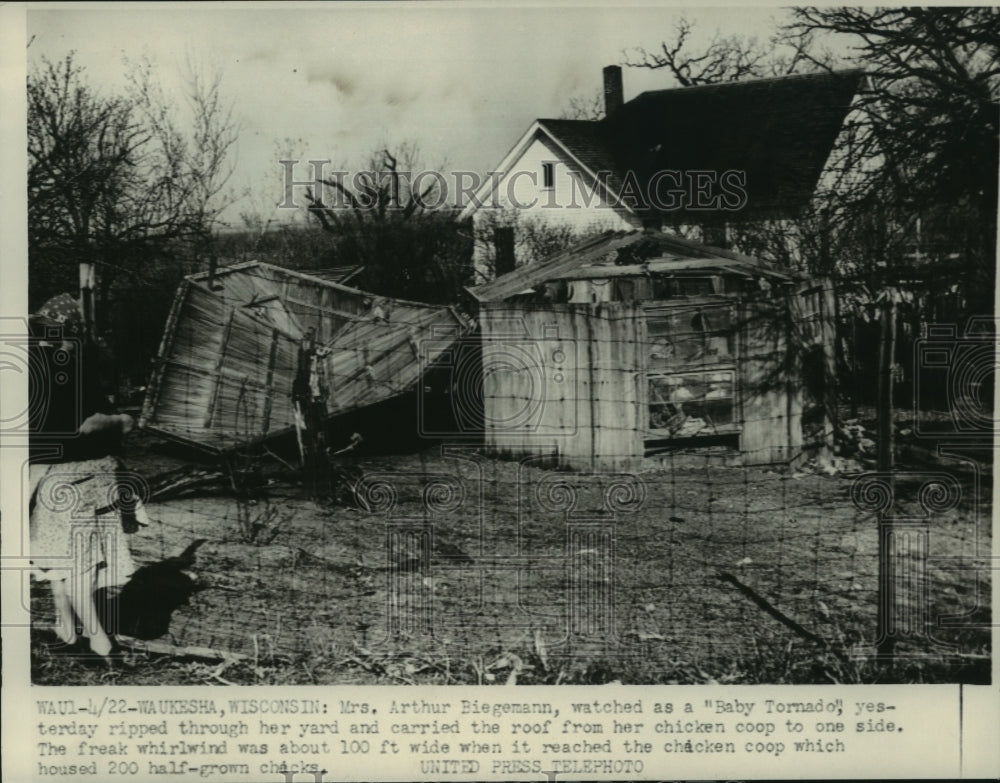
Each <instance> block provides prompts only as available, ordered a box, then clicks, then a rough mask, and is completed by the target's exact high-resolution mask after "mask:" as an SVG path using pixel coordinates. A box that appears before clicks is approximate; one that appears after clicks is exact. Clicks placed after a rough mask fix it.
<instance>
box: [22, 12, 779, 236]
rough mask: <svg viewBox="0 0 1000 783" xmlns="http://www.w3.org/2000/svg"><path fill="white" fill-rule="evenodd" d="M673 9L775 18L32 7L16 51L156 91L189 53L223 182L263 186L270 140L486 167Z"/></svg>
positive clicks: (273, 164)
mask: <svg viewBox="0 0 1000 783" xmlns="http://www.w3.org/2000/svg"><path fill="white" fill-rule="evenodd" d="M682 15H683V16H685V17H687V18H688V19H689V20H691V21H692V22H693V23H694V25H695V37H694V39H693V40H694V42H695V43H696V44H697V43H698V42H701V43H704V42H706V41H707V40H709V39H710V38H711V36H712V35H713V34H715V33H716V32H718V33H720V34H722V35H728V34H731V33H742V34H748V35H758V36H759V37H760V38H761V39H764V40H766V38H767V37H768V35H769V33H770V32H771V30H772V29H773V28H774V25H775V20H776V19H781V18H784V12H783V11H782V10H781V9H779V8H766V7H764V8H722V9H719V8H715V9H711V8H696V9H685V8H683V7H680V6H674V7H670V6H664V5H663V4H658V5H656V6H653V7H632V8H621V7H617V6H615V7H611V6H608V5H594V4H591V5H590V6H589V7H584V6H582V5H576V4H563V5H558V6H556V5H547V6H546V5H543V6H537V5H533V6H529V7H517V6H511V5H501V6H500V7H497V6H495V5H491V6H479V5H477V4H473V3H462V4H461V5H455V4H447V5H446V4H432V3H410V4H406V5H390V4H374V3H372V4H365V5H353V4H337V5H311V6H308V7H304V8H303V7H299V8H294V7H288V6H287V5H285V6H283V7H280V8H279V7H275V6H263V7H257V8H253V9H250V8H239V7H233V6H230V7H227V8H219V7H213V6H206V5H199V4H185V5H184V6H183V7H175V6H165V7H164V6H159V5H158V4H151V5H148V6H123V7H121V6H120V7H115V8H111V9H106V8H101V7H95V6H69V7H65V6H64V7H62V8H59V9H52V10H50V9H47V8H40V7H36V8H34V9H32V10H30V11H29V12H28V20H27V24H28V37H29V38H32V37H33V40H32V42H31V45H30V47H29V48H28V50H27V54H28V63H29V67H30V65H31V64H32V63H33V62H36V61H38V60H39V59H40V58H41V57H43V56H45V57H48V58H50V59H53V58H60V57H62V56H64V55H65V54H66V53H67V52H69V51H70V50H76V52H77V58H78V62H79V63H80V64H81V65H84V66H85V67H86V69H87V74H88V75H89V77H90V79H91V80H92V82H93V83H94V84H95V85H98V86H100V87H102V88H103V89H107V90H109V91H112V90H116V89H120V88H121V86H122V85H123V82H124V80H123V76H122V74H123V71H124V67H123V58H126V57H127V58H131V59H136V58H139V57H141V56H143V55H147V56H149V57H150V58H152V59H153V60H154V61H155V62H156V63H157V65H158V67H159V70H160V72H161V74H162V79H163V82H164V84H165V86H166V87H167V89H168V90H171V89H176V88H177V87H178V85H179V83H180V75H181V73H182V72H183V68H184V64H185V61H186V60H188V59H190V60H192V61H193V62H195V63H196V64H198V66H199V67H200V68H203V69H210V68H214V67H218V68H221V69H222V71H223V78H224V87H225V93H226V95H227V96H228V97H229V98H231V100H232V101H233V103H234V106H235V111H236V114H237V116H238V118H239V120H240V122H241V124H242V132H241V135H240V140H239V145H238V156H239V157H238V164H237V170H236V173H235V176H234V177H233V180H232V185H233V186H234V187H237V188H245V187H247V186H251V187H253V189H254V190H255V191H256V192H258V193H265V192H266V191H267V189H268V184H269V185H270V189H271V190H272V192H273V189H274V188H275V187H276V186H279V185H278V183H280V178H281V168H280V167H279V165H278V163H277V159H278V157H279V154H278V152H279V151H292V152H294V153H296V154H301V155H302V156H303V157H304V158H319V159H331V160H332V161H333V164H334V165H340V164H347V166H348V167H349V168H352V169H353V168H357V167H358V166H359V165H360V164H361V163H363V162H364V160H365V159H366V157H367V153H369V152H370V151H372V150H373V149H375V148H377V147H380V146H383V145H386V144H389V145H395V144H398V143H401V142H404V141H409V142H415V143H417V144H418V145H419V147H420V149H421V152H422V158H423V162H424V163H425V164H426V165H428V166H432V167H438V166H440V165H442V164H446V165H447V167H448V168H449V170H455V169H460V170H471V171H477V172H480V173H483V172H486V171H488V170H490V169H491V167H493V166H495V165H496V164H497V163H498V162H499V161H500V159H501V158H502V157H503V155H504V154H506V152H507V151H508V150H509V149H510V147H511V146H512V145H513V143H514V142H515V141H516V140H517V138H518V137H519V136H520V134H521V133H523V131H524V130H525V129H526V128H527V126H528V124H529V123H530V122H531V120H532V119H534V118H536V117H558V116H559V115H560V114H561V113H562V112H563V110H564V109H565V108H566V106H567V104H568V102H569V100H570V98H571V97H573V96H575V95H591V94H593V93H594V92H596V91H597V90H598V89H600V87H601V83H602V82H601V68H602V67H603V66H604V65H608V64H610V63H619V62H621V61H622V59H623V57H624V53H627V52H630V51H631V50H633V49H634V47H637V46H643V47H646V48H648V49H653V48H657V47H658V46H659V43H660V41H662V40H664V38H665V37H667V36H669V34H670V33H671V31H672V30H673V26H674V23H675V22H676V20H677V19H678V18H679V17H680V16H682ZM624 82H625V98H626V100H628V99H629V98H631V97H633V96H635V95H637V94H638V93H640V92H642V91H644V90H648V89H657V88H663V87H670V86H675V85H674V84H672V82H671V81H670V78H669V77H668V75H667V74H666V72H664V71H662V70H660V71H650V70H647V69H634V68H626V69H625V72H624ZM285 139H292V140H299V139H301V142H299V141H293V143H291V144H285V143H284V141H283V140H285ZM302 173H303V174H306V173H307V171H306V169H305V168H303V169H302ZM236 216H237V213H234V212H233V211H232V210H230V211H229V212H228V213H227V215H226V217H227V218H229V219H232V220H235V219H236Z"/></svg>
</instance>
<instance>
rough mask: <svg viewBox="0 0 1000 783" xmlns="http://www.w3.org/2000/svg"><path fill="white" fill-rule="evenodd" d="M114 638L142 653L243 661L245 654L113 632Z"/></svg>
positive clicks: (130, 648)
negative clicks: (135, 637)
mask: <svg viewBox="0 0 1000 783" xmlns="http://www.w3.org/2000/svg"><path fill="white" fill-rule="evenodd" d="M115 639H116V640H117V641H118V642H119V644H121V645H122V646H124V647H127V648H128V649H129V650H130V651H131V652H133V653H138V654H140V655H141V654H144V653H154V654H156V655H172V656H175V657H178V658H208V659H210V660H231V661H244V660H246V659H247V656H246V655H244V654H242V653H234V652H229V651H228V650H219V649H216V648H214V647H185V646H182V645H176V644H170V643H169V642H163V641H159V640H157V639H152V640H150V641H144V640H141V639H133V638H132V637H131V636H123V635H122V634H115Z"/></svg>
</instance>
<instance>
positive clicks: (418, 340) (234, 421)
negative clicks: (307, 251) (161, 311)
mask: <svg viewBox="0 0 1000 783" xmlns="http://www.w3.org/2000/svg"><path fill="white" fill-rule="evenodd" d="M468 328H469V324H468V323H467V321H466V319H465V318H463V316H462V315H460V314H459V313H458V312H457V311H455V310H454V309H452V308H450V307H442V306H433V305H428V304H421V303H417V302H408V301H403V300H399V299H390V298H386V297H381V296H375V295H373V294H370V293H367V292H364V291H360V290H358V289H355V288H349V287H347V286H344V285H341V284H339V283H336V282H333V281H332V280H330V279H326V278H324V277H319V276H313V275H309V274H305V273H302V272H296V271H292V270H289V269H285V268H282V267H278V266H273V265H271V264H266V263H262V262H256V261H253V262H248V263H243V264H237V265H234V266H230V267H226V268H223V269H220V270H218V271H215V272H214V273H212V274H209V273H201V274H195V275H190V276H188V277H187V278H185V279H184V281H183V282H182V283H181V285H180V287H179V289H178V291H177V294H176V297H175V300H174V303H173V307H172V309H171V312H170V315H169V317H168V320H167V324H166V328H165V330H164V335H163V340H162V342H161V345H160V349H159V354H158V356H157V359H156V365H155V369H154V372H153V374H152V376H151V380H150V385H149V388H148V391H147V395H146V399H145V403H144V406H143V411H142V418H141V422H140V423H141V426H143V427H145V428H147V429H148V430H150V431H152V432H156V433H158V434H160V435H163V436H165V437H167V438H170V439H173V440H176V441H180V442H182V443H184V444H187V445H189V446H193V447H195V448H198V449H200V450H203V451H206V452H210V453H214V454H223V453H225V452H227V451H229V450H231V449H234V448H236V447H240V446H244V445H247V444H253V443H259V442H263V441H268V440H271V439H274V438H278V437H281V436H283V435H290V434H291V433H295V432H300V431H301V430H302V428H303V427H304V426H305V425H306V424H307V423H308V420H309V419H310V418H312V419H313V420H314V423H315V422H322V421H323V420H324V419H325V420H326V421H329V419H331V418H333V417H337V416H343V415H345V414H350V413H352V412H355V411H358V410H360V409H363V408H366V407H368V406H372V405H376V404H378V403H381V402H384V401H386V400H390V399H392V398H395V397H398V396H400V395H403V394H406V393H407V392H409V391H411V390H412V389H413V388H414V387H415V385H416V383H417V381H418V380H419V378H420V375H421V373H422V372H423V370H424V369H425V368H426V367H428V366H429V365H430V364H432V363H434V361H435V360H436V359H437V357H438V355H439V354H440V353H441V352H442V351H445V350H447V348H448V346H449V343H450V340H452V339H455V340H457V339H458V338H459V337H460V336H461V335H462V334H463V333H464V332H465V331H467V329H468ZM422 352H423V353H422ZM301 445H302V444H301V437H300V447H301Z"/></svg>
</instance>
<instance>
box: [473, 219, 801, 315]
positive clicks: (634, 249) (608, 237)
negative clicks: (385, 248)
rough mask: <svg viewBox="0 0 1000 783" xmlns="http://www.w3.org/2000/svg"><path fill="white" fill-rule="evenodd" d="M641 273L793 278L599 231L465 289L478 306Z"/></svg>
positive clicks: (722, 253) (695, 245)
mask: <svg viewBox="0 0 1000 783" xmlns="http://www.w3.org/2000/svg"><path fill="white" fill-rule="evenodd" d="M646 274H680V275H683V274H697V275H705V274H732V275H740V276H744V277H765V278H770V279H772V280H776V281H792V280H795V279H797V276H796V275H795V274H793V273H789V272H786V271H782V270H778V269H775V268H774V267H772V266H770V265H768V264H765V263H764V262H763V261H760V260H758V259H756V258H753V257H752V256H746V255H743V254H742V253H736V252H734V251H732V250H726V249H724V248H718V247H710V246H709V245H703V244H701V243H699V242H692V241H691V240H689V239H684V238H683V237H680V236H677V235H675V234H668V233H664V232H661V231H652V230H648V229H647V230H638V229H636V230H634V231H605V232H604V233H602V234H598V235H596V236H594V237H591V238H590V239H587V240H585V241H583V242H580V243H578V244H575V245H572V246H571V247H568V248H566V249H565V250H563V251H561V252H559V253H556V254H555V255H553V256H550V257H549V258H547V259H546V260H544V261H541V262H540V263H537V264H528V265H526V266H523V267H520V268H518V269H515V270H514V271H513V272H508V273H507V274H505V275H501V276H500V277H498V278H496V279H495V280H492V281H490V282H489V283H484V284H483V285H480V286H476V287H475V288H470V289H469V292H470V293H471V294H472V295H473V296H474V297H475V298H476V299H477V300H479V301H480V302H499V301H502V300H504V299H508V298H510V297H512V296H516V295H517V294H520V293H523V292H525V291H529V290H531V289H533V288H535V286H538V285H541V284H542V283H547V282H551V281H555V280H581V279H586V278H608V277H628V276H636V275H646Z"/></svg>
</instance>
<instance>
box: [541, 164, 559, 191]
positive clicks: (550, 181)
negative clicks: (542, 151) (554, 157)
mask: <svg viewBox="0 0 1000 783" xmlns="http://www.w3.org/2000/svg"><path fill="white" fill-rule="evenodd" d="M554 169H555V167H554V166H553V164H551V163H543V164H542V187H543V188H547V189H551V188H554V187H555V185H556V178H555V170H554Z"/></svg>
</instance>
